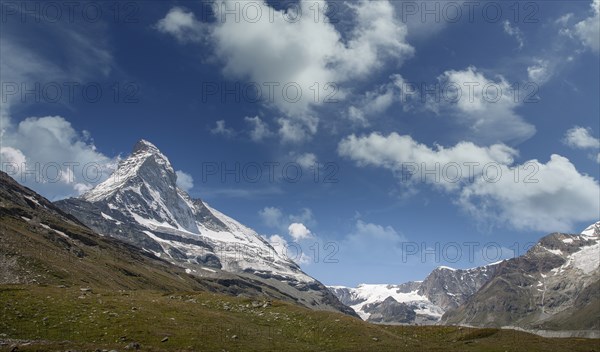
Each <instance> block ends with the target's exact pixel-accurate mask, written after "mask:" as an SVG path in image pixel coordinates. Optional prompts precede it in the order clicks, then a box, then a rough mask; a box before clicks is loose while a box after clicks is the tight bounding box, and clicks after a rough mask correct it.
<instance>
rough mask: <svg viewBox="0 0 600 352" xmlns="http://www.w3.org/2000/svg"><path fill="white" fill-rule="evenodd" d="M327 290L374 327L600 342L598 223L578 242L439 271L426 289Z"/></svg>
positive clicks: (419, 284) (549, 243)
mask: <svg viewBox="0 0 600 352" xmlns="http://www.w3.org/2000/svg"><path fill="white" fill-rule="evenodd" d="M329 289H330V290H331V291H332V292H333V293H334V294H335V295H336V296H337V297H338V298H339V299H340V301H341V302H342V303H344V304H346V305H348V306H350V307H351V308H353V309H354V310H355V311H356V312H357V313H358V314H359V316H360V317H361V318H363V319H364V320H367V321H371V322H375V323H387V324H462V325H473V326H493V327H516V328H522V329H526V330H531V331H536V332H539V333H542V334H550V335H552V334H553V333H554V332H555V331H557V330H560V331H561V334H563V335H560V336H586V337H596V338H597V337H600V333H599V332H598V331H599V329H600V319H598V317H600V222H597V223H595V224H592V225H590V226H589V227H587V228H586V229H585V230H584V231H583V232H582V233H581V234H579V235H577V234H576V235H571V234H564V233H553V234H550V235H548V236H546V237H544V238H542V239H541V240H540V241H539V242H538V243H537V244H536V245H535V246H533V247H532V248H531V249H530V250H529V251H528V252H527V253H526V254H524V255H522V256H520V257H516V258H512V259H508V260H504V261H502V262H498V263H493V264H490V265H486V266H482V267H477V268H472V269H466V270H461V269H452V268H448V267H444V266H442V267H438V268H436V269H435V270H433V271H432V272H431V273H430V274H429V275H428V276H427V278H426V279H425V280H424V281H415V282H408V283H404V284H401V285H364V284H363V285H359V286H358V287H356V288H348V287H343V286H331V287H329ZM542 330H543V331H542ZM548 331H550V332H548Z"/></svg>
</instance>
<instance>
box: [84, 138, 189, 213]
mask: <svg viewBox="0 0 600 352" xmlns="http://www.w3.org/2000/svg"><path fill="white" fill-rule="evenodd" d="M176 179H177V177H176V176H175V171H174V170H173V167H172V166H171V163H170V162H169V159H168V158H167V157H166V156H165V155H164V154H162V153H161V152H160V150H158V148H157V147H156V146H155V145H154V144H152V143H150V142H148V141H147V140H145V139H140V140H139V141H138V142H137V143H136V144H135V146H134V147H133V150H132V152H131V154H130V155H129V156H128V157H127V158H125V159H123V160H121V161H120V162H119V165H118V167H117V169H116V170H115V172H114V173H113V174H112V175H111V176H110V177H109V178H108V179H107V180H105V181H104V182H102V183H100V184H98V185H97V186H96V187H94V188H92V189H91V190H89V191H88V192H86V193H85V194H83V195H82V198H84V199H86V200H88V201H92V202H94V201H100V200H102V199H105V198H107V197H109V196H111V195H113V194H115V192H117V191H119V190H125V189H128V188H129V189H130V188H132V187H133V189H137V188H139V186H141V185H142V184H145V185H146V186H152V188H158V189H160V190H162V191H164V190H165V189H172V190H175V188H176V186H175V184H176Z"/></svg>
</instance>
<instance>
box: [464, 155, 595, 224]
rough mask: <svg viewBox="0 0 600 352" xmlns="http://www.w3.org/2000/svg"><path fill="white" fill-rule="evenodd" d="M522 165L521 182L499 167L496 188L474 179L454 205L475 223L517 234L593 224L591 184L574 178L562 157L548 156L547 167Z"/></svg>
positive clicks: (572, 169)
mask: <svg viewBox="0 0 600 352" xmlns="http://www.w3.org/2000/svg"><path fill="white" fill-rule="evenodd" d="M524 165H526V166H527V169H526V170H521V171H520V172H521V173H526V174H528V175H530V176H531V179H529V180H527V179H525V178H521V179H520V180H519V181H518V182H516V181H515V179H514V177H513V175H514V171H513V170H510V169H509V167H508V166H502V173H503V175H507V177H501V178H499V179H498V181H497V182H486V181H485V180H484V179H476V180H475V182H474V183H473V184H471V185H468V186H466V187H465V188H464V189H463V190H462V191H461V194H460V198H459V200H458V204H460V205H461V206H462V207H463V208H464V209H466V210H467V211H468V212H469V213H470V214H472V215H474V216H475V217H477V218H478V219H481V220H485V221H492V222H494V223H500V224H502V223H504V224H507V225H509V226H511V227H514V228H516V229H519V230H534V231H544V232H553V231H563V232H569V231H574V230H576V229H575V228H574V227H575V225H576V223H577V222H579V221H596V220H597V219H598V214H600V187H599V186H598V182H597V180H594V179H593V178H592V177H590V176H588V175H585V174H580V173H579V172H578V171H577V170H576V169H575V166H574V165H573V164H572V163H571V162H570V161H569V160H568V159H567V158H565V157H562V156H560V155H555V154H554V155H552V156H551V157H550V161H548V163H546V164H544V163H540V162H539V161H537V160H532V161H529V162H527V163H525V164H524Z"/></svg>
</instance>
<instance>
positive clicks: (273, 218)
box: [258, 207, 283, 228]
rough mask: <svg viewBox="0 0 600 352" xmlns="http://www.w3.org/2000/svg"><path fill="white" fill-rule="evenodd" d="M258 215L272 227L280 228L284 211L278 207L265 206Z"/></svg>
mask: <svg viewBox="0 0 600 352" xmlns="http://www.w3.org/2000/svg"><path fill="white" fill-rule="evenodd" d="M258 216H259V217H260V218H261V219H262V221H263V223H264V224H265V225H267V226H269V227H272V228H280V227H281V221H282V218H283V213H282V211H281V209H279V208H277V207H265V208H264V209H262V210H259V211H258Z"/></svg>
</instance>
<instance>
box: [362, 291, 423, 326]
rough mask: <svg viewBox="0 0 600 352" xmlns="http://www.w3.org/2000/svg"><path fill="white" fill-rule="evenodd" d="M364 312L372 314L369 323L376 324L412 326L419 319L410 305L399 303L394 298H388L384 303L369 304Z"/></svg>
mask: <svg viewBox="0 0 600 352" xmlns="http://www.w3.org/2000/svg"><path fill="white" fill-rule="evenodd" d="M363 310H364V311H365V312H366V313H370V314H371V316H370V317H369V319H368V321H371V322H374V323H401V324H411V323H413V322H414V321H415V318H416V317H417V314H416V313H415V311H414V310H413V309H412V308H411V307H410V306H409V305H407V304H406V303H399V302H398V301H396V300H395V299H393V298H392V297H388V298H386V299H385V300H384V301H383V302H379V303H371V304H367V305H366V306H365V307H364V308H363Z"/></svg>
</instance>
